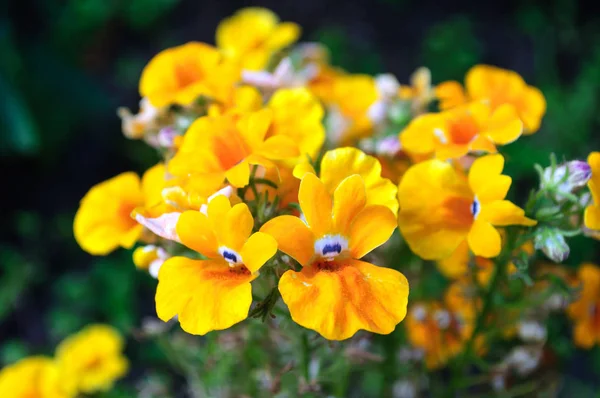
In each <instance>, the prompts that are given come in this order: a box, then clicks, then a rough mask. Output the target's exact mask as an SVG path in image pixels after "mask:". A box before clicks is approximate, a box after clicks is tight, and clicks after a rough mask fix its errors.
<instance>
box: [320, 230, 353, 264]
mask: <svg viewBox="0 0 600 398" xmlns="http://www.w3.org/2000/svg"><path fill="white" fill-rule="evenodd" d="M347 250H348V240H347V239H346V238H344V237H342V236H341V235H325V236H324V237H322V238H321V239H318V240H317V241H315V254H316V255H317V256H318V257H322V258H324V259H325V260H333V259H334V258H335V257H337V256H338V255H340V254H341V253H342V252H344V251H347Z"/></svg>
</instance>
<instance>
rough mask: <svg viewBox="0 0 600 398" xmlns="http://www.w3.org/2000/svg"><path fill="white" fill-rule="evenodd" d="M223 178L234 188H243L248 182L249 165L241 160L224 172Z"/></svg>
mask: <svg viewBox="0 0 600 398" xmlns="http://www.w3.org/2000/svg"><path fill="white" fill-rule="evenodd" d="M225 178H227V181H229V183H230V184H231V185H233V186H234V187H236V188H243V187H245V186H246V185H248V183H249V182H250V165H249V164H248V162H247V161H246V160H242V161H241V162H240V163H238V164H236V165H235V166H233V167H232V168H230V169H229V170H227V171H226V172H225Z"/></svg>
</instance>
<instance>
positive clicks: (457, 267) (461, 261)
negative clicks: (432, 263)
mask: <svg viewBox="0 0 600 398" xmlns="http://www.w3.org/2000/svg"><path fill="white" fill-rule="evenodd" d="M437 268H438V270H439V271H440V272H441V273H442V274H443V275H444V276H445V277H446V278H449V279H458V278H461V277H463V276H465V275H467V274H468V273H469V245H468V243H467V241H464V242H462V243H461V244H460V245H458V247H457V248H456V250H455V251H454V253H452V254H451V255H450V257H447V258H445V259H443V260H440V261H438V262H437Z"/></svg>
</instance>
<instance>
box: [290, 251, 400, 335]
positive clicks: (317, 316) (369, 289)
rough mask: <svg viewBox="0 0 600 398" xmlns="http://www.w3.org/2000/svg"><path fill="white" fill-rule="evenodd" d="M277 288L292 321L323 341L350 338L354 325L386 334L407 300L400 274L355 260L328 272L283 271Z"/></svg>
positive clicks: (396, 322)
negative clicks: (317, 335) (324, 339)
mask: <svg viewBox="0 0 600 398" xmlns="http://www.w3.org/2000/svg"><path fill="white" fill-rule="evenodd" d="M279 291H280V292H281V297H282V298H283V301H284V302H285V303H286V304H287V306H288V307H289V309H290V314H291V316H292V319H293V320H294V321H295V322H296V323H298V324H299V325H301V326H304V327H305V328H308V329H312V330H315V331H317V332H318V333H320V334H321V335H322V336H323V337H325V338H327V339H329V340H344V339H347V338H350V337H352V336H353V335H354V334H355V333H356V332H357V331H358V330H360V329H364V330H367V331H370V332H374V333H380V334H388V333H391V332H392V331H393V330H394V329H395V327H396V325H397V324H398V323H399V322H400V321H402V319H404V317H405V315H406V305H407V302H408V281H407V280H406V278H405V277H404V275H402V274H401V273H400V272H398V271H395V270H392V269H389V268H383V267H377V266H375V265H373V264H369V263H365V262H362V261H358V260H349V261H348V263H346V264H344V265H343V266H340V268H338V269H337V270H334V271H328V272H323V271H319V270H317V269H316V268H315V267H314V266H310V267H305V268H303V269H302V271H300V272H295V271H287V272H286V273H285V274H283V276H282V277H281V279H280V280H279Z"/></svg>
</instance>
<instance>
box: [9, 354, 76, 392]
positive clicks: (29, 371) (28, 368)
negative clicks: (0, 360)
mask: <svg viewBox="0 0 600 398" xmlns="http://www.w3.org/2000/svg"><path fill="white" fill-rule="evenodd" d="M69 382H70V379H65V378H64V377H63V374H62V373H61V370H60V368H59V367H58V365H57V364H56V362H55V361H54V360H52V359H51V358H47V357H42V356H34V357H28V358H24V359H22V360H20V361H18V362H16V363H14V364H12V365H8V366H6V367H4V368H2V370H0V397H2V398H71V397H74V396H75V391H73V390H72V389H70V388H68V384H69Z"/></svg>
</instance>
